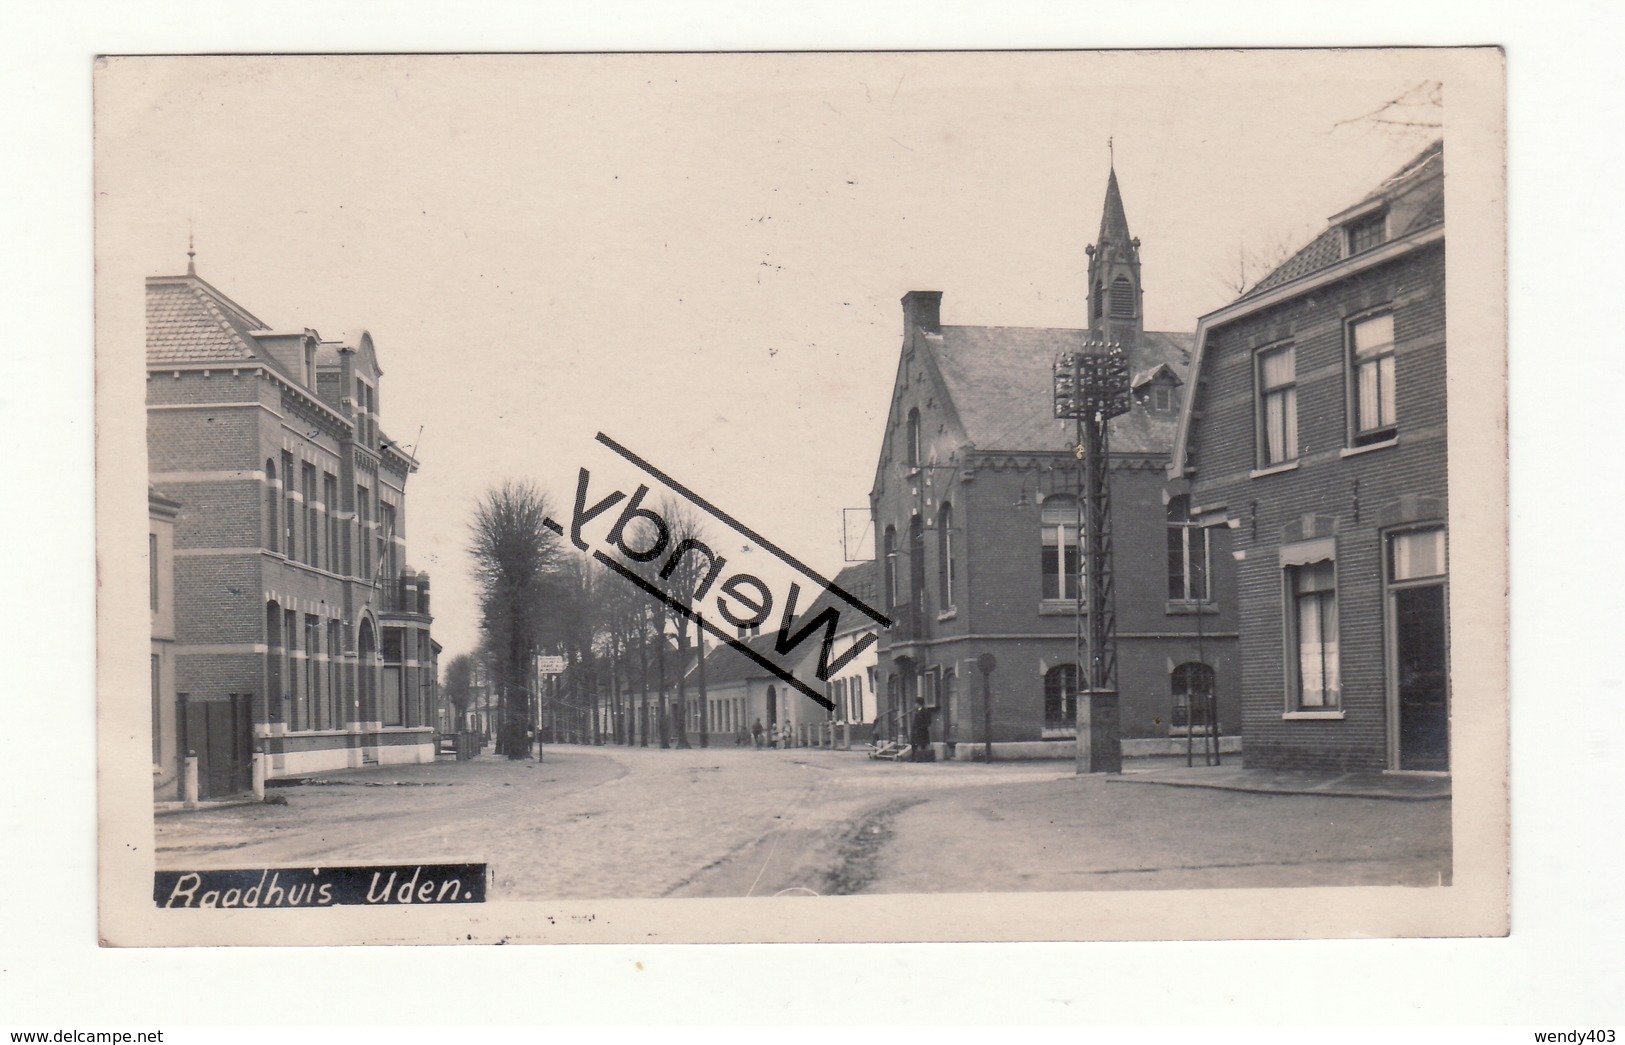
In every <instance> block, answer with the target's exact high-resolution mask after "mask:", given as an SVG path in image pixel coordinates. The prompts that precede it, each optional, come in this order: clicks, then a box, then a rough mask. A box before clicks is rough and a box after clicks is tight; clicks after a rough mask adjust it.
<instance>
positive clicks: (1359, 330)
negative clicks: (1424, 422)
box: [1350, 315, 1398, 446]
mask: <svg viewBox="0 0 1625 1045" xmlns="http://www.w3.org/2000/svg"><path fill="white" fill-rule="evenodd" d="M1350 333H1351V338H1350V340H1351V341H1352V342H1353V344H1352V345H1351V349H1352V352H1353V356H1352V359H1351V364H1350V365H1351V367H1352V373H1351V375H1350V378H1351V381H1350V383H1351V384H1352V386H1353V393H1354V394H1353V399H1354V444H1355V445H1356V446H1360V445H1363V444H1366V443H1374V442H1380V441H1382V440H1384V439H1388V438H1390V437H1392V436H1393V434H1394V426H1395V424H1396V423H1397V421H1398V412H1397V410H1396V409H1395V388H1394V317H1393V316H1392V315H1386V316H1373V317H1371V318H1370V319H1365V320H1361V321H1360V322H1358V323H1355V324H1354V326H1353V327H1352V329H1351V331H1350Z"/></svg>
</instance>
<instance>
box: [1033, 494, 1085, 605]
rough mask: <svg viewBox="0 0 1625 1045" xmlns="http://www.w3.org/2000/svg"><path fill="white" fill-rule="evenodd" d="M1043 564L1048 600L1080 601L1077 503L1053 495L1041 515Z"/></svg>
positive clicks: (1045, 500) (1045, 594) (1072, 498)
mask: <svg viewBox="0 0 1625 1045" xmlns="http://www.w3.org/2000/svg"><path fill="white" fill-rule="evenodd" d="M1039 529H1040V534H1039V544H1040V549H1039V552H1040V563H1041V567H1042V572H1043V592H1042V596H1043V598H1046V599H1073V600H1076V599H1077V598H1078V592H1079V590H1080V589H1079V586H1078V581H1079V577H1078V563H1079V556H1078V540H1079V537H1078V500H1077V498H1076V497H1073V496H1071V495H1070V494H1051V495H1050V496H1048V497H1046V498H1044V504H1043V507H1042V508H1041V509H1040V511H1039Z"/></svg>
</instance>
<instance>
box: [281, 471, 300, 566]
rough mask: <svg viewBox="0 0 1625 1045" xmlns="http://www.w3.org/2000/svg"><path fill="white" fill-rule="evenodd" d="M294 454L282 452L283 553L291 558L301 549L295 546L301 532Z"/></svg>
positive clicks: (296, 555) (295, 556) (296, 556)
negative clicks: (295, 488)
mask: <svg viewBox="0 0 1625 1045" xmlns="http://www.w3.org/2000/svg"><path fill="white" fill-rule="evenodd" d="M293 499H294V479H293V454H290V453H288V452H287V451H283V453H282V500H283V510H282V533H283V538H282V554H284V555H286V556H287V557H288V558H290V559H295V558H298V553H299V550H298V548H297V547H296V546H295V537H296V535H297V534H298V533H299V509H298V506H297V505H296V504H294V500H293Z"/></svg>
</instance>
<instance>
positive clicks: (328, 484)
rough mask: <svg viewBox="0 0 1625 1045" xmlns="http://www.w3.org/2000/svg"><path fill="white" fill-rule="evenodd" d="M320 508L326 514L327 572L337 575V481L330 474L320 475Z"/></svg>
mask: <svg viewBox="0 0 1625 1045" xmlns="http://www.w3.org/2000/svg"><path fill="white" fill-rule="evenodd" d="M322 507H323V509H324V510H325V511H326V512H327V558H326V565H327V569H328V572H330V573H337V572H338V569H339V555H338V548H339V515H338V512H339V481H338V480H337V479H336V478H334V477H333V475H332V474H331V473H327V472H324V473H322Z"/></svg>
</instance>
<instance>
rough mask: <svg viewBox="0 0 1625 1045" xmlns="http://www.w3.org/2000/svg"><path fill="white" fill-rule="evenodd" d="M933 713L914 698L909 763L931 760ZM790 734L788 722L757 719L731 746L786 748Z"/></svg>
mask: <svg viewBox="0 0 1625 1045" xmlns="http://www.w3.org/2000/svg"><path fill="white" fill-rule="evenodd" d="M936 713H937V709H936V708H934V707H926V706H925V700H924V699H923V698H917V699H916V700H915V701H914V714H913V717H912V718H910V720H909V725H908V743H909V752H908V758H909V761H910V762H930V761H933V760H934V754H933V752H932V750H931V718H932V716H934V715H935V714H936ZM792 736H793V733H792V731H791V729H790V723H788V722H785V723H783V724H782V725H780V726H779V728H778V729H777V730H776V731H775V730H774V729H772V728H770V727H767V726H764V725H762V720H761V719H759V718H758V719H757V720H756V721H755V722H752V723H751V724H750V729H749V730H746V729H745V727H744V725H743V724H741V725H740V726H739V728H738V729H737V730H735V731H734V746H735V747H754V748H757V749H760V748H763V747H774V748H788V747H790V741H791V738H792Z"/></svg>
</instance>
